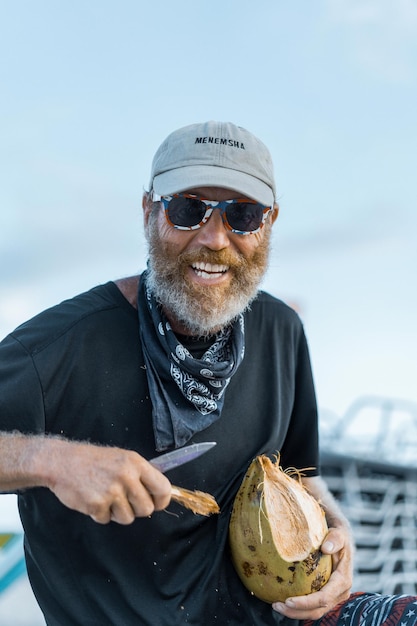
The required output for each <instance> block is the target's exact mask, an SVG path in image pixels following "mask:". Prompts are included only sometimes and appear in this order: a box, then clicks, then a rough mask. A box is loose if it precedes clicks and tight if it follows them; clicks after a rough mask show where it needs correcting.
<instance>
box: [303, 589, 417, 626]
mask: <svg viewBox="0 0 417 626" xmlns="http://www.w3.org/2000/svg"><path fill="white" fill-rule="evenodd" d="M302 624H303V626H416V624H417V596H406V595H401V596H400V595H396V596H382V595H379V594H375V593H359V592H358V593H354V594H352V595H351V596H350V598H349V599H348V600H347V601H346V602H343V603H342V604H339V605H338V606H337V607H335V608H334V609H333V610H332V611H330V612H329V613H327V614H326V615H325V616H324V617H322V618H321V619H319V620H316V621H311V620H305V621H303V622H302Z"/></svg>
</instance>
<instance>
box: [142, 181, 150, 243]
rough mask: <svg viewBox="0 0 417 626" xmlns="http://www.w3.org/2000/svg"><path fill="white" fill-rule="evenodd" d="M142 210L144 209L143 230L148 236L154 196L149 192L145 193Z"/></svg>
mask: <svg viewBox="0 0 417 626" xmlns="http://www.w3.org/2000/svg"><path fill="white" fill-rule="evenodd" d="M142 209H143V228H144V230H145V235H146V236H147V232H148V223H149V216H150V214H151V211H152V196H151V193H150V192H149V191H144V192H143V196H142Z"/></svg>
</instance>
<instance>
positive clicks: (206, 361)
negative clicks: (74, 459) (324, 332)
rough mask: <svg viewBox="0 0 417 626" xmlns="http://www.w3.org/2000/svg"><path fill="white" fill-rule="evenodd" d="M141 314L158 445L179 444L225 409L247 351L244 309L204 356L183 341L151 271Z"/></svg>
mask: <svg viewBox="0 0 417 626" xmlns="http://www.w3.org/2000/svg"><path fill="white" fill-rule="evenodd" d="M138 315H139V329H140V331H139V332H140V339H141V342H142V349H143V354H144V358H145V366H146V375H147V378H148V386H149V392H150V398H151V401H152V421H153V430H154V435H155V443H156V450H158V451H162V450H166V449H167V448H169V447H172V446H175V447H176V448H179V447H180V446H183V445H184V444H185V443H186V442H187V441H189V439H191V437H192V436H193V435H194V434H195V433H197V432H200V431H202V430H205V429H206V428H208V426H210V425H211V424H212V423H213V422H215V421H216V420H218V419H219V417H220V415H221V411H222V408H223V405H224V392H225V390H226V387H227V385H228V384H229V382H230V379H231V377H232V376H233V374H235V372H236V370H237V368H238V367H239V365H240V363H241V362H242V359H243V356H244V352H245V342H244V321H243V315H239V316H238V317H237V318H236V320H235V321H234V322H233V323H232V325H230V326H228V327H226V328H224V329H222V330H221V331H220V332H219V333H217V335H216V339H215V341H214V343H213V345H211V346H210V347H209V348H208V350H206V352H205V353H204V354H203V356H202V357H201V359H197V358H194V357H193V356H192V355H191V353H190V352H189V351H188V350H187V348H186V347H184V346H183V345H182V344H181V343H180V342H179V341H178V339H177V337H176V335H175V333H174V331H173V330H172V328H171V326H170V323H169V322H168V320H167V319H166V317H165V315H164V313H163V312H162V309H161V306H160V305H159V304H158V302H157V301H156V299H155V297H154V296H153V294H152V293H151V291H150V289H149V287H148V285H147V272H146V271H145V272H144V273H143V274H142V276H141V279H140V281H139V290H138Z"/></svg>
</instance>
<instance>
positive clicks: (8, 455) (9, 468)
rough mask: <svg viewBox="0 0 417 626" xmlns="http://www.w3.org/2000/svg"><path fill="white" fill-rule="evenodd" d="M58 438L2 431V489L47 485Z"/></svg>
mask: <svg viewBox="0 0 417 626" xmlns="http://www.w3.org/2000/svg"><path fill="white" fill-rule="evenodd" d="M55 441H58V439H56V440H55ZM55 441H54V438H52V437H45V436H43V435H22V434H21V433H19V432H13V433H8V432H0V491H15V490H18V489H25V488H29V487H45V486H48V464H49V463H50V462H51V461H52V458H53V457H54V448H56V443H55Z"/></svg>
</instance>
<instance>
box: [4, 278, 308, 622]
mask: <svg viewBox="0 0 417 626" xmlns="http://www.w3.org/2000/svg"><path fill="white" fill-rule="evenodd" d="M138 324H139V322H138V315H137V311H136V310H135V309H134V308H133V307H132V306H131V305H130V304H129V303H128V302H127V300H125V298H124V297H123V295H122V294H121V293H120V291H119V290H118V288H117V287H116V285H115V284H114V283H111V282H110V283H107V284H106V285H102V286H99V287H96V288H95V289H92V290H91V291H89V292H87V293H85V294H81V295H80V296H77V297H76V298H73V299H71V300H68V301H66V302H63V303H62V304H60V305H58V306H56V307H54V308H52V309H49V310H48V311H45V312H44V313H42V314H40V315H38V316H37V317H35V318H34V319H33V320H31V321H29V322H27V323H26V324H23V325H22V326H20V327H19V328H18V329H17V330H16V331H15V332H14V333H12V334H11V335H9V336H8V337H7V338H6V339H5V340H4V341H3V342H2V343H1V344H0V430H3V431H10V430H19V431H21V432H24V433H52V434H57V435H62V436H64V437H67V438H69V439H76V440H88V441H90V442H92V443H99V444H105V445H112V446H120V447H123V448H129V449H132V450H136V451H137V452H139V453H140V454H141V455H143V456H144V457H145V458H152V457H153V456H155V455H156V452H155V443H154V437H153V430H152V419H151V404H150V399H149V393H148V387H147V381H146V371H145V368H144V360H143V354H142V350H141V345H140V340H139V331H138ZM198 441H216V442H217V446H216V447H215V448H213V449H212V450H211V451H210V452H208V453H207V454H205V455H203V456H202V457H200V458H199V459H198V460H196V461H193V462H192V463H189V464H187V465H184V466H182V467H181V468H177V469H175V470H171V471H170V472H169V473H168V474H167V476H168V478H169V479H170V480H171V482H172V483H173V484H176V485H180V486H182V487H185V488H188V489H199V490H202V491H206V492H209V493H211V494H212V495H213V496H214V497H215V498H216V500H217V501H218V503H219V505H220V508H221V514H220V515H213V516H211V517H208V518H206V517H201V516H198V515H194V514H193V513H192V512H190V511H189V510H186V509H183V508H182V507H180V506H179V505H177V504H175V503H172V504H170V506H169V508H168V511H167V512H166V511H161V512H157V513H154V514H153V515H152V516H151V517H150V518H144V519H143V518H139V519H136V520H135V522H134V523H133V524H131V525H129V526H122V525H119V524H116V523H114V522H111V523H110V524H108V525H105V526H102V525H99V524H96V523H95V522H94V521H92V520H91V519H90V518H89V517H87V516H85V515H83V514H81V513H77V512H75V511H72V510H70V509H68V508H66V507H65V506H64V505H62V504H61V503H60V502H59V500H58V499H57V498H56V497H55V496H54V494H53V493H52V492H51V491H49V490H48V489H46V488H34V489H27V490H24V491H22V492H21V493H19V509H20V515H21V519H22V523H23V526H24V530H25V549H26V559H27V566H28V573H29V576H30V580H31V583H32V586H33V589H34V592H35V595H36V596H37V599H38V602H39V604H40V606H41V608H42V610H43V612H44V614H45V617H46V620H47V623H48V625H50V626H78V625H79V626H93V625H94V626H133V625H142V624H143V625H149V626H159V625H160V626H176V625H180V624H181V625H183V624H193V625H196V626H210V625H212V624H213V625H214V624H221V625H222V626H223V625H230V626H238V625H241V624H247V625H256V626H258V625H259V626H261V625H269V624H296V622H294V621H292V620H285V619H284V620H283V619H282V618H281V617H280V616H279V615H278V614H277V613H275V612H273V611H272V609H271V607H270V606H269V605H268V604H265V603H263V602H261V601H259V600H257V599H256V598H254V597H253V596H251V595H250V594H249V592H248V591H247V590H246V589H245V588H244V587H243V585H242V583H241V582H240V580H239V579H238V577H237V575H236V573H235V571H234V569H233V566H232V564H231V561H230V557H229V550H228V543H227V530H228V523H229V518H230V511H231V507H232V504H233V499H234V496H235V494H236V491H237V489H238V487H239V485H240V482H241V480H242V478H243V476H244V473H245V471H246V469H247V467H248V465H249V463H250V462H251V460H252V459H253V458H254V457H255V456H257V455H259V454H268V455H273V454H274V453H276V452H280V454H281V465H283V466H284V467H289V466H291V467H297V468H300V469H302V468H311V467H316V468H317V466H318V441H317V411H316V401H315V394H314V388H313V381H312V376H311V368H310V362H309V356H308V348H307V344H306V340H305V336H304V332H303V328H302V324H301V322H300V320H299V318H298V316H297V314H296V313H295V312H294V311H293V310H292V309H290V308H289V307H288V306H286V305H285V304H284V303H282V302H281V301H279V300H277V299H275V298H273V297H272V296H270V295H268V294H265V293H262V292H261V293H260V294H259V296H258V297H257V299H256V300H255V301H254V303H253V304H252V307H251V310H250V311H249V312H247V313H245V357H244V360H243V362H242V364H241V365H240V367H239V369H238V371H237V373H236V374H235V376H234V377H233V378H232V380H231V382H230V384H229V386H228V388H227V390H226V395H225V404H224V408H223V412H222V416H221V418H220V419H219V420H218V421H216V422H215V423H213V424H212V425H211V426H210V427H209V428H207V429H206V430H205V431H203V432H200V433H198V434H197V435H195V436H194V437H193V439H192V442H198ZM190 443H191V442H190ZM315 473H318V469H317V471H312V472H310V474H315Z"/></svg>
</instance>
